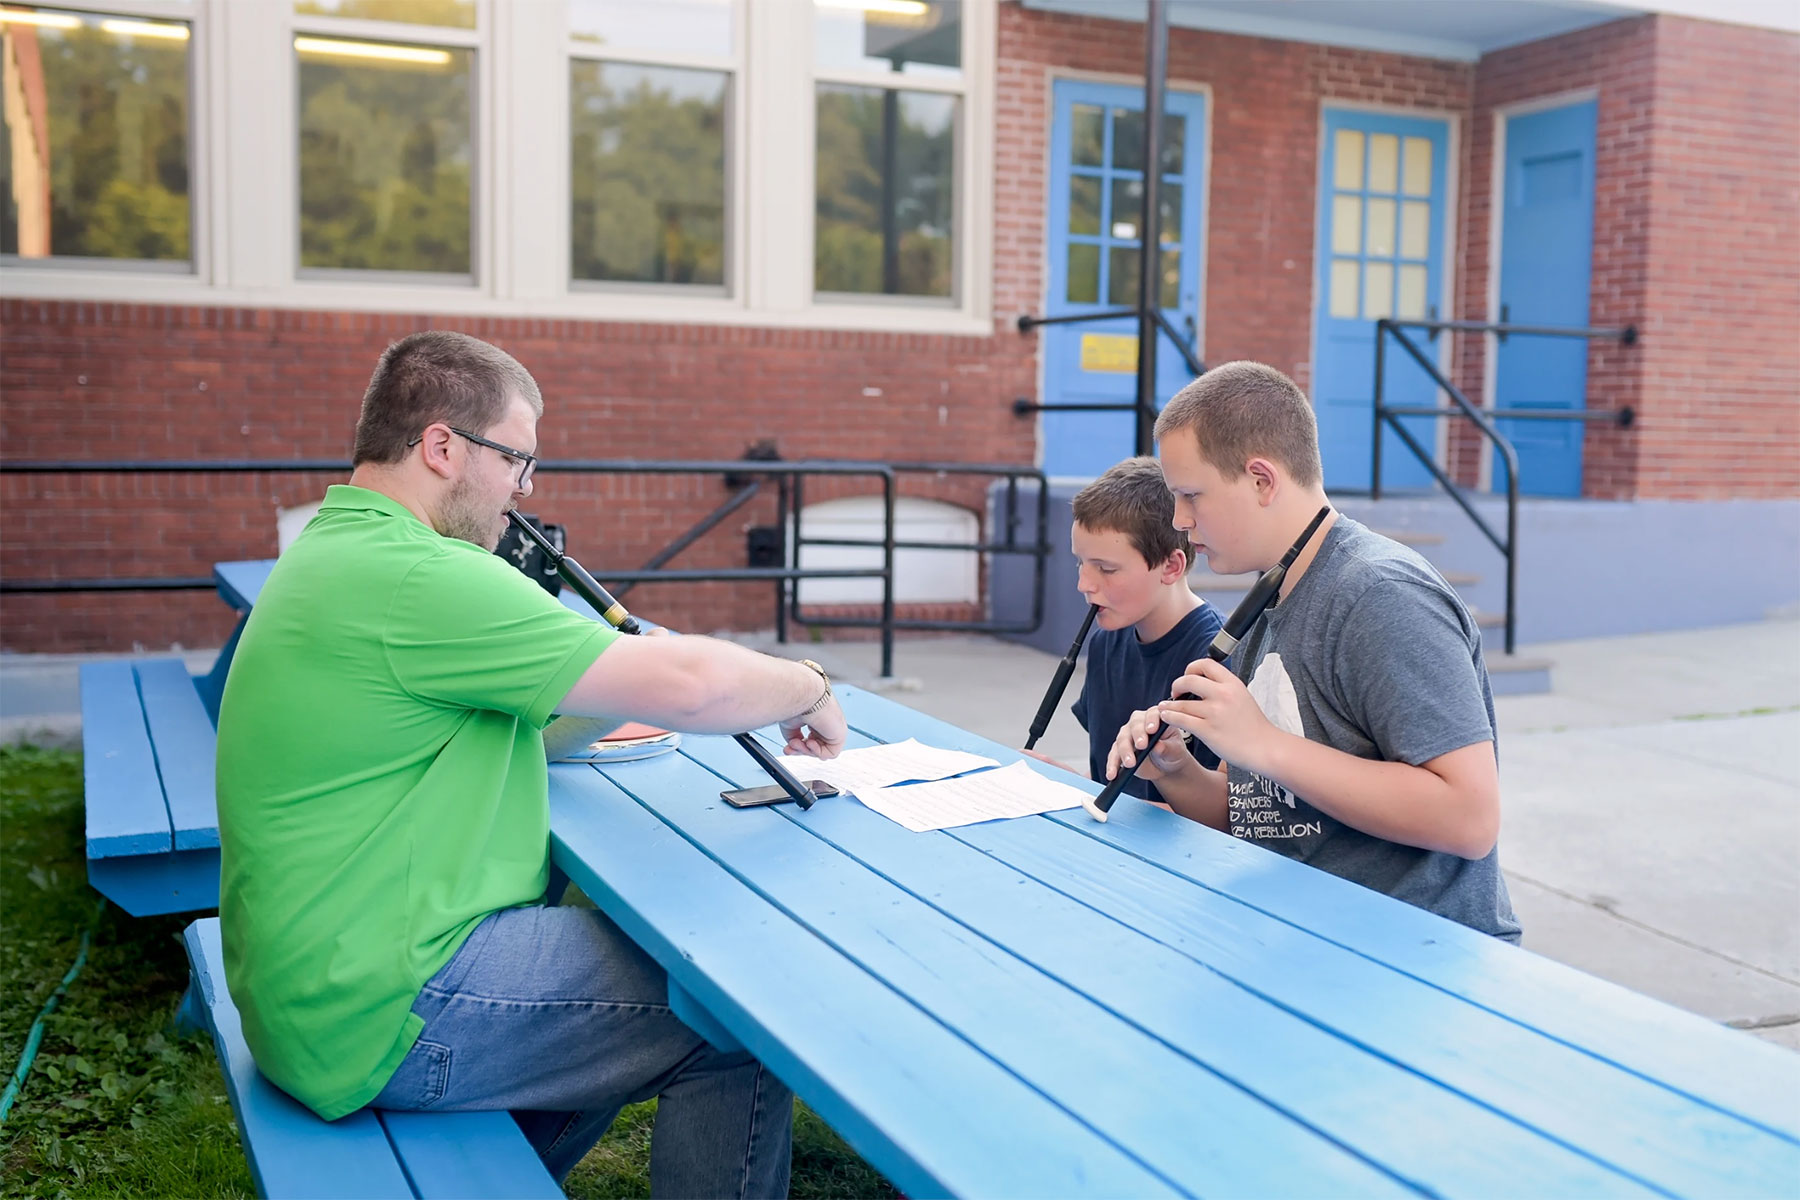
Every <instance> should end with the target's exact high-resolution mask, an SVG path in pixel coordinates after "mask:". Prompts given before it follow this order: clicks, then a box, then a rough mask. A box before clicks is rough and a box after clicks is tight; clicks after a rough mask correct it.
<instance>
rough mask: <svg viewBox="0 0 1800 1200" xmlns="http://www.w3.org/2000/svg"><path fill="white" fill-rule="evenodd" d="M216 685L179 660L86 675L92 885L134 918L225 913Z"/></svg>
mask: <svg viewBox="0 0 1800 1200" xmlns="http://www.w3.org/2000/svg"><path fill="white" fill-rule="evenodd" d="M210 678H211V677H202V678H200V679H198V680H197V679H195V678H194V677H193V676H191V675H189V674H188V672H187V668H186V667H185V666H183V665H182V663H181V660H180V659H174V658H163V659H151V660H145V661H141V662H103V663H88V664H86V665H84V666H83V667H82V668H81V748H82V754H83V765H82V782H83V787H84V790H85V793H86V808H87V860H88V882H89V883H91V884H93V886H94V888H95V890H96V891H98V892H100V894H101V895H103V896H105V897H106V898H107V899H109V900H111V901H112V902H113V903H114V904H117V905H118V906H119V907H120V908H122V909H124V910H125V911H126V912H128V913H130V914H131V915H132V916H134V917H143V916H154V915H158V914H162V913H176V912H193V911H196V910H198V909H208V908H217V907H218V904H219V816H218V809H217V808H216V806H215V803H214V799H213V754H214V745H215V742H216V738H215V735H214V731H213V716H212V712H211V711H210V710H209V706H208V704H207V703H206V698H205V696H204V695H203V694H202V688H203V687H206V686H207V684H208V682H209V680H210ZM215 703H216V701H215Z"/></svg>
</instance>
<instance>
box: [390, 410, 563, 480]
mask: <svg viewBox="0 0 1800 1200" xmlns="http://www.w3.org/2000/svg"><path fill="white" fill-rule="evenodd" d="M447 428H448V429H449V430H450V432H451V433H454V434H455V435H456V436H458V437H463V438H468V439H469V440H470V441H471V442H474V443H475V444H476V445H477V446H486V447H487V448H488V449H489V450H496V451H499V452H500V453H501V454H504V455H505V456H506V457H508V458H510V459H512V460H513V461H514V462H515V463H517V464H519V474H518V477H517V478H516V479H514V480H513V486H514V487H515V488H522V487H524V486H525V485H526V484H527V483H529V482H531V473H532V472H533V471H535V470H537V464H538V460H537V455H535V454H527V453H525V452H524V451H523V450H515V449H513V448H512V447H511V446H502V445H501V444H500V443H499V442H490V441H488V440H487V439H486V438H484V437H482V436H481V435H480V434H474V433H470V432H469V431H468V430H466V429H458V428H457V427H456V426H454V425H451V426H448V427H447ZM424 440H425V435H424V434H422V433H421V434H420V435H419V436H418V437H416V438H414V439H413V440H412V441H410V442H408V443H406V448H407V449H409V450H410V449H412V448H413V447H414V446H416V445H418V444H419V443H420V442H422V441H424Z"/></svg>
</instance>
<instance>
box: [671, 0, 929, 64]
mask: <svg viewBox="0 0 1800 1200" xmlns="http://www.w3.org/2000/svg"><path fill="white" fill-rule="evenodd" d="M636 2H637V3H640V4H641V3H643V0H636ZM813 53H814V58H813V61H814V63H815V64H816V65H817V66H819V67H821V68H823V69H825V70H828V71H897V72H899V73H901V74H903V75H938V76H945V75H949V76H955V75H960V74H961V73H962V5H961V4H960V3H959V2H958V0H885V2H880V3H878V2H872V0H814V3H813Z"/></svg>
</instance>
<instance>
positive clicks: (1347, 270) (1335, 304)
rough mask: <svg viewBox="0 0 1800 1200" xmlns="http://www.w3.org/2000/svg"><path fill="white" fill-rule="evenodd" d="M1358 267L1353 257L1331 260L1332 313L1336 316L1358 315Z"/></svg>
mask: <svg viewBox="0 0 1800 1200" xmlns="http://www.w3.org/2000/svg"><path fill="white" fill-rule="evenodd" d="M1356 268H1357V262H1356V260H1355V259H1353V258H1335V259H1332V261H1331V315H1332V316H1334V317H1355V316H1356V277H1357V270H1356Z"/></svg>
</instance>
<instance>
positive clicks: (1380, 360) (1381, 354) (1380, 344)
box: [1369, 319, 1387, 500]
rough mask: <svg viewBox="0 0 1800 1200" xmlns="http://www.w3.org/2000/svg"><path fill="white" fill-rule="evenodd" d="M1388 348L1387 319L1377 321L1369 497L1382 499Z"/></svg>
mask: <svg viewBox="0 0 1800 1200" xmlns="http://www.w3.org/2000/svg"><path fill="white" fill-rule="evenodd" d="M1386 350H1387V321H1386V320H1385V319H1383V320H1380V321H1377V322H1375V418H1374V419H1375V440H1374V442H1373V443H1372V445H1373V446H1374V448H1373V449H1372V450H1370V451H1369V498H1370V499H1372V500H1379V499H1381V401H1382V394H1381V381H1382V377H1383V376H1384V375H1386V374H1387V371H1386V369H1385V363H1386V357H1387V356H1386Z"/></svg>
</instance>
